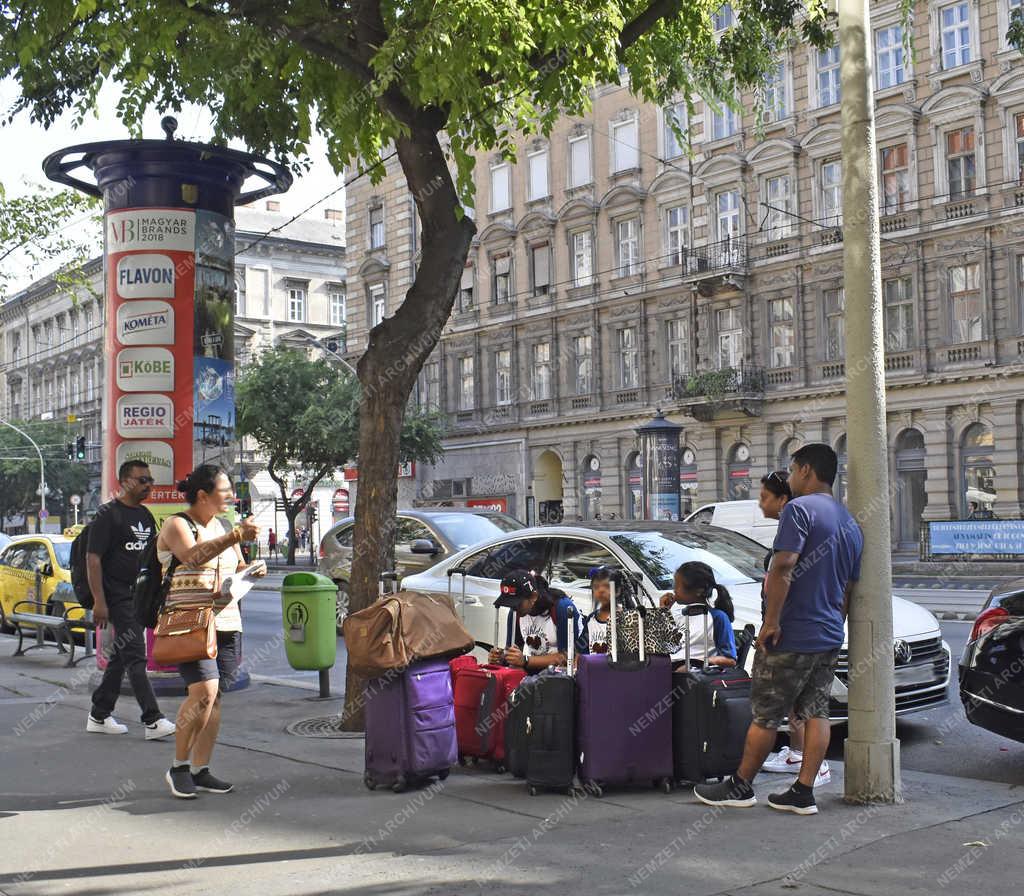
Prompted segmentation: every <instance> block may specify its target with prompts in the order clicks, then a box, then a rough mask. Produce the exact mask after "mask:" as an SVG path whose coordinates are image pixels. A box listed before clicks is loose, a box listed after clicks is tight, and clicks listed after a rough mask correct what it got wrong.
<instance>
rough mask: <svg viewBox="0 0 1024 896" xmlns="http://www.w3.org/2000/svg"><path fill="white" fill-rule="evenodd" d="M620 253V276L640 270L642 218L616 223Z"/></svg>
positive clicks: (618, 260) (636, 272) (626, 275)
mask: <svg viewBox="0 0 1024 896" xmlns="http://www.w3.org/2000/svg"><path fill="white" fill-rule="evenodd" d="M615 235H616V244H617V253H618V259H617V262H618V271H619V273H618V276H620V277H629V276H631V275H632V274H638V273H639V272H640V219H639V218H629V219H628V220H626V221H618V222H616V224H615Z"/></svg>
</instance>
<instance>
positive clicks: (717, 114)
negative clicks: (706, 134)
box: [711, 102, 740, 140]
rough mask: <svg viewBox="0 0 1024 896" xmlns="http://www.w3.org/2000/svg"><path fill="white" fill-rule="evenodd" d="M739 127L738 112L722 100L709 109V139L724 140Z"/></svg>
mask: <svg viewBox="0 0 1024 896" xmlns="http://www.w3.org/2000/svg"><path fill="white" fill-rule="evenodd" d="M739 129H740V114H739V112H737V111H736V110H735V109H733V108H732V107H731V106H727V105H726V104H725V103H724V102H722V103H720V104H719V105H718V108H717V109H712V110H711V139H712V140H725V139H726V138H727V137H732V136H733V135H734V134H735V133H736V132H737V131H738V130H739Z"/></svg>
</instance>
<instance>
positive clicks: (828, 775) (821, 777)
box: [814, 760, 832, 787]
mask: <svg viewBox="0 0 1024 896" xmlns="http://www.w3.org/2000/svg"><path fill="white" fill-rule="evenodd" d="M831 783H832V769H830V768H829V767H828V760H822V763H821V768H819V769H818V774H816V775H815V776H814V786H815V787H822V786H824V785H825V784H831Z"/></svg>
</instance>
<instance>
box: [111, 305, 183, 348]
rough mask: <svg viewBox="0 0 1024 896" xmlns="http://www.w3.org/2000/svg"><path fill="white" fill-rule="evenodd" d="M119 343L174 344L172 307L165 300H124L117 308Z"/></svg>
mask: <svg viewBox="0 0 1024 896" xmlns="http://www.w3.org/2000/svg"><path fill="white" fill-rule="evenodd" d="M117 341H118V342H120V343H121V345H174V309H173V308H172V307H171V306H170V305H168V304H167V302H150V301H139V302H126V303H125V304H123V305H122V306H121V307H120V308H118V309H117Z"/></svg>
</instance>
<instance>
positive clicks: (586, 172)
mask: <svg viewBox="0 0 1024 896" xmlns="http://www.w3.org/2000/svg"><path fill="white" fill-rule="evenodd" d="M591 180H592V176H591V173H590V134H580V136H578V137H570V138H569V188H570V189H572V188H573V187H582V186H584V185H585V184H589V183H590V182H591Z"/></svg>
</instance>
